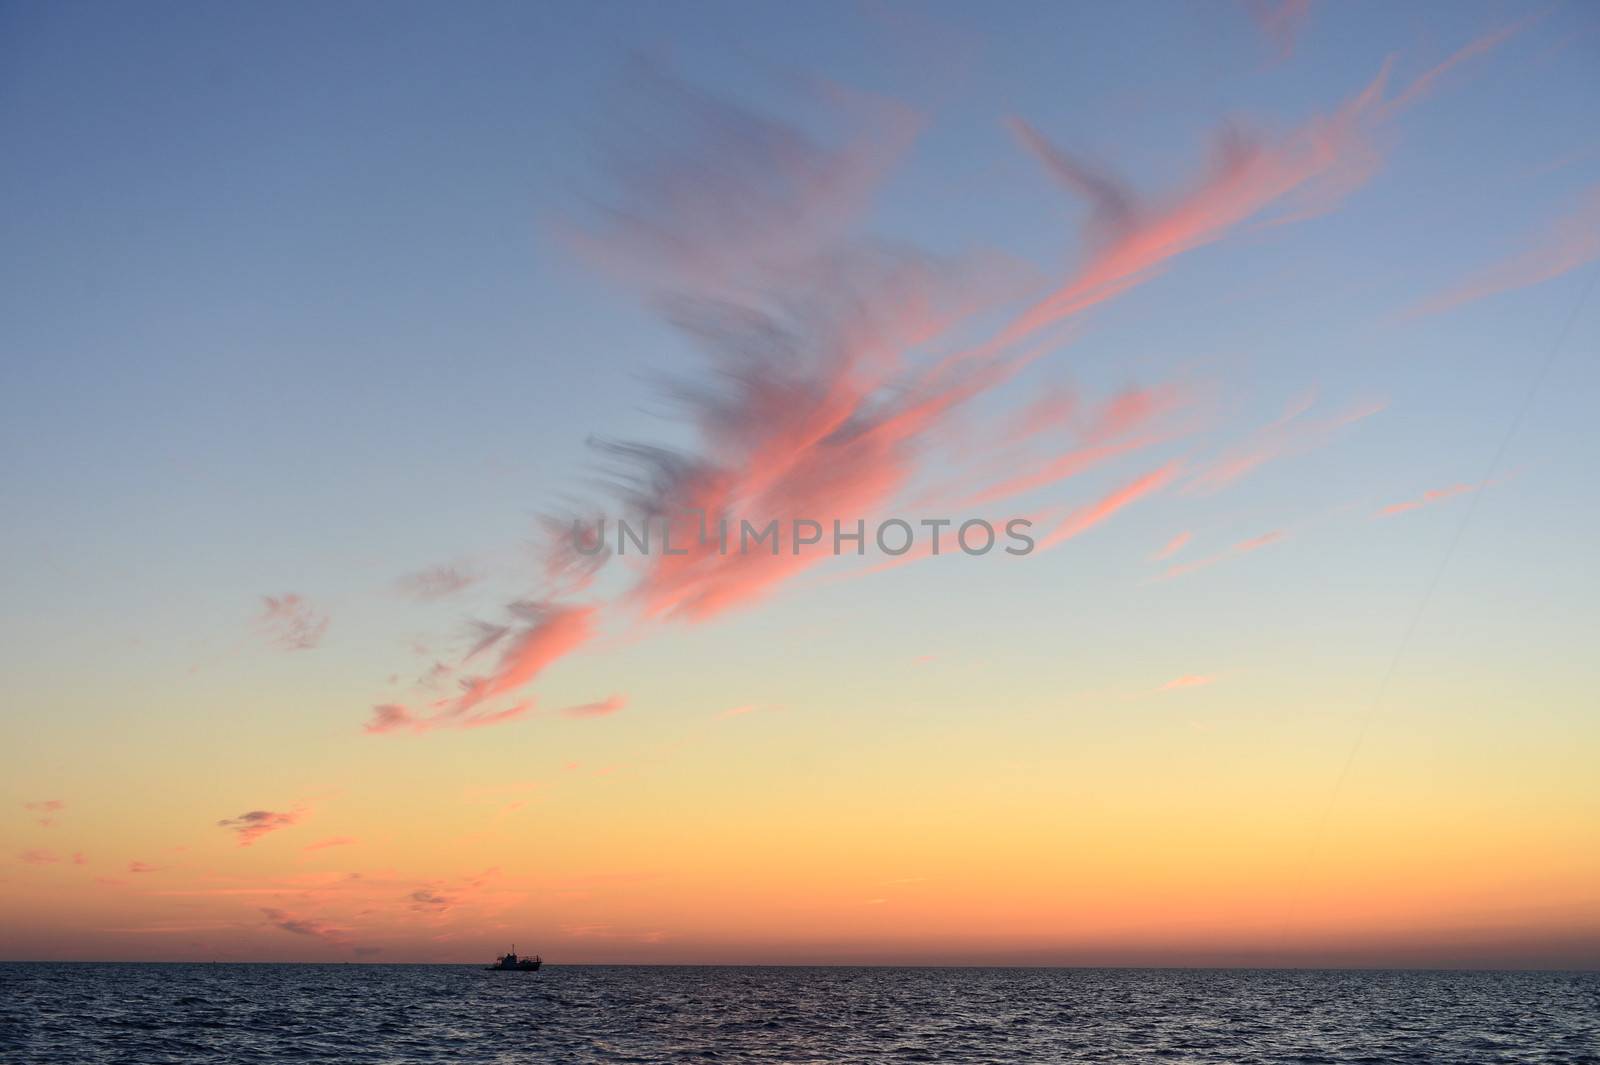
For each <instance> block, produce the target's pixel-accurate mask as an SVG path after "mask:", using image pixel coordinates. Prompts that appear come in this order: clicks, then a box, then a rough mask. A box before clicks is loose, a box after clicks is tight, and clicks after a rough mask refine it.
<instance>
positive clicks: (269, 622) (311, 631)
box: [258, 593, 328, 651]
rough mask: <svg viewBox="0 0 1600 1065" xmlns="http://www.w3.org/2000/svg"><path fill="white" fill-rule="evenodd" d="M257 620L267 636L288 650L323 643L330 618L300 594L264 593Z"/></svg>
mask: <svg viewBox="0 0 1600 1065" xmlns="http://www.w3.org/2000/svg"><path fill="white" fill-rule="evenodd" d="M261 602H262V604H263V609H262V611H261V616H260V618H259V619H258V622H259V624H260V626H261V628H262V631H263V632H264V633H265V634H266V636H267V639H269V640H270V641H271V642H272V643H274V644H276V645H277V646H279V647H281V648H283V649H284V650H286V651H307V650H310V649H311V648H313V647H316V646H317V644H319V643H321V642H322V636H323V634H324V633H326V632H327V631H328V617H327V615H326V614H321V613H318V612H317V611H315V610H313V609H312V608H311V605H310V604H309V603H307V602H306V601H305V600H304V599H302V598H301V597H300V596H298V595H295V594H293V593H290V594H288V595H281V596H279V595H264V596H262V597H261Z"/></svg>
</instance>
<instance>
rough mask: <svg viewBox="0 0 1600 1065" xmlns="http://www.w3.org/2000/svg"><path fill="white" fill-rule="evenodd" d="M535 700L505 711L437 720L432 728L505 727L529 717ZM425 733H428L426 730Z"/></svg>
mask: <svg viewBox="0 0 1600 1065" xmlns="http://www.w3.org/2000/svg"><path fill="white" fill-rule="evenodd" d="M533 705H534V704H533V700H532V699H528V700H525V701H523V702H520V703H516V704H514V705H512V706H508V707H506V708H505V709H503V710H495V711H479V712H477V713H474V714H467V715H465V716H463V717H457V718H444V719H436V720H438V723H437V724H434V725H432V726H431V727H434V728H439V727H446V726H448V725H451V724H453V725H454V726H455V727H457V728H487V727H488V726H490V725H504V724H506V723H507V722H509V721H516V720H519V719H520V718H524V717H527V716H528V714H530V713H532V711H533ZM424 731H426V730H425V729H424Z"/></svg>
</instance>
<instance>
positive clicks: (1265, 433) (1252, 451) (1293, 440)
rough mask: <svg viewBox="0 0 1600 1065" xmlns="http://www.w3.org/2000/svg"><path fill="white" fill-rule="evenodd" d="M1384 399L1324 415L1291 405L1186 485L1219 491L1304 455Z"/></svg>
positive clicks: (1379, 406) (1189, 488)
mask: <svg viewBox="0 0 1600 1065" xmlns="http://www.w3.org/2000/svg"><path fill="white" fill-rule="evenodd" d="M1383 409H1384V403H1383V402H1381V401H1378V400H1368V401H1365V402H1362V403H1357V404H1355V405H1353V406H1351V407H1348V408H1346V409H1345V410H1343V411H1341V412H1339V413H1337V414H1333V415H1330V416H1328V417H1326V418H1320V419H1304V418H1302V417H1301V414H1302V413H1303V411H1304V410H1305V408H1304V407H1295V408H1291V410H1290V411H1288V412H1286V413H1285V415H1284V416H1283V417H1280V418H1278V419H1276V420H1274V421H1273V422H1271V423H1270V424H1268V425H1266V426H1265V427H1263V428H1262V429H1260V430H1258V431H1256V432H1255V433H1254V434H1253V435H1252V436H1251V437H1250V438H1249V439H1248V440H1246V441H1245V442H1244V443H1243V444H1240V445H1238V446H1236V447H1234V448H1232V449H1230V450H1228V451H1226V452H1224V453H1223V454H1222V455H1221V457H1219V458H1217V459H1215V460H1214V461H1212V462H1210V463H1208V464H1207V465H1205V466H1203V467H1201V468H1200V470H1199V472H1197V473H1196V474H1195V476H1194V477H1193V478H1192V479H1191V480H1190V482H1189V483H1188V484H1187V485H1186V486H1185V488H1184V490H1185V491H1186V492H1198V493H1211V492H1217V491H1220V490H1222V489H1224V488H1227V487H1229V486H1230V485H1232V484H1234V483H1236V482H1238V481H1240V480H1243V479H1244V478H1245V477H1246V476H1248V475H1250V474H1252V473H1254V472H1255V471H1256V470H1258V469H1260V468H1261V467H1262V466H1265V465H1266V464H1267V463H1269V462H1274V461H1276V460H1278V459H1281V458H1286V457H1290V456H1294V455H1300V454H1303V453H1305V452H1307V451H1310V450H1312V449H1314V448H1316V447H1318V446H1320V445H1322V444H1324V443H1326V442H1327V441H1328V440H1330V439H1332V437H1333V436H1334V435H1335V434H1336V433H1337V432H1338V431H1339V430H1340V429H1343V428H1344V427H1345V426H1348V425H1354V424H1355V423H1357V422H1360V421H1363V420H1364V419H1367V418H1370V417H1372V416H1373V415H1374V414H1377V413H1379V412H1380V411H1382V410H1383Z"/></svg>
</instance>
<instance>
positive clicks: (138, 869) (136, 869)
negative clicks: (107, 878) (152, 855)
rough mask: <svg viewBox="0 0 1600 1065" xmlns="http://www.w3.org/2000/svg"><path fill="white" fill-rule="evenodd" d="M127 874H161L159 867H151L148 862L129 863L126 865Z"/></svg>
mask: <svg viewBox="0 0 1600 1065" xmlns="http://www.w3.org/2000/svg"><path fill="white" fill-rule="evenodd" d="M128 872H130V873H159V872H161V867H160V866H156V865H151V864H150V863H149V862H141V861H131V862H129V863H128Z"/></svg>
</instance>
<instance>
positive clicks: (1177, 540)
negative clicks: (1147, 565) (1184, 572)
mask: <svg viewBox="0 0 1600 1065" xmlns="http://www.w3.org/2000/svg"><path fill="white" fill-rule="evenodd" d="M1192 539H1194V534H1193V533H1191V532H1189V531H1188V530H1185V531H1183V532H1181V533H1179V534H1178V535H1176V536H1174V537H1173V538H1172V539H1170V540H1168V541H1167V542H1166V545H1165V546H1164V547H1162V548H1161V550H1159V551H1157V552H1156V553H1155V554H1154V555H1151V556H1150V558H1151V561H1153V562H1163V561H1165V560H1167V559H1169V558H1171V557H1172V556H1173V555H1176V554H1177V553H1178V552H1179V551H1182V550H1183V548H1184V545H1186V544H1187V543H1188V542H1189V541H1190V540H1192Z"/></svg>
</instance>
